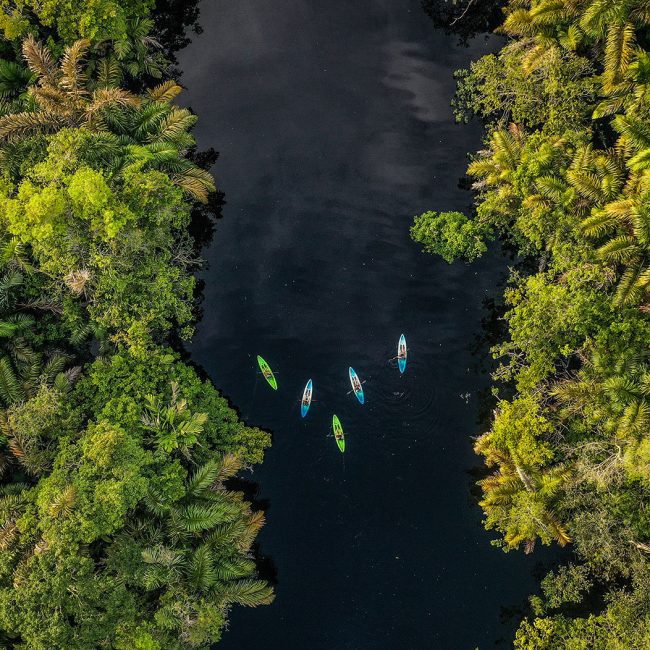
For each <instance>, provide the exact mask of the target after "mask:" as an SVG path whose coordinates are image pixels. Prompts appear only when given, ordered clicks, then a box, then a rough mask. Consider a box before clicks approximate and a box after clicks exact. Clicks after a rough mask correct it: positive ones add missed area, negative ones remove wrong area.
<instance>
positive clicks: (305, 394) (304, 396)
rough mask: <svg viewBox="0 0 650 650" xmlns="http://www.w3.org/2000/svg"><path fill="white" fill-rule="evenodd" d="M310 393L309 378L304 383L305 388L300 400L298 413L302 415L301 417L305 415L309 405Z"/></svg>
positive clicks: (310, 384)
mask: <svg viewBox="0 0 650 650" xmlns="http://www.w3.org/2000/svg"><path fill="white" fill-rule="evenodd" d="M311 394H312V383H311V379H310V380H309V381H308V382H307V384H306V385H305V390H304V392H303V394H302V402H301V403H300V415H302V417H303V418H304V417H305V415H307V411H309V407H310V406H311Z"/></svg>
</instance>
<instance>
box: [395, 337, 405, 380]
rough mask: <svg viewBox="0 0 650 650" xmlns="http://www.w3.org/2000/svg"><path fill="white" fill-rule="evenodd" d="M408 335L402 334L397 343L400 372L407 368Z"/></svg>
mask: <svg viewBox="0 0 650 650" xmlns="http://www.w3.org/2000/svg"><path fill="white" fill-rule="evenodd" d="M406 356H407V351H406V337H405V336H404V334H402V335H401V336H400V337H399V343H398V344H397V365H398V366H399V371H400V373H403V372H404V371H405V370H406Z"/></svg>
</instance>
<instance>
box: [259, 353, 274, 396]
mask: <svg viewBox="0 0 650 650" xmlns="http://www.w3.org/2000/svg"><path fill="white" fill-rule="evenodd" d="M257 363H258V364H259V366H260V370H261V371H262V374H263V375H264V379H266V381H268V382H269V386H270V387H271V388H272V389H273V390H278V382H277V381H275V375H274V374H273V370H271V366H269V364H268V363H266V361H264V359H262V357H260V355H259V354H258V355H257Z"/></svg>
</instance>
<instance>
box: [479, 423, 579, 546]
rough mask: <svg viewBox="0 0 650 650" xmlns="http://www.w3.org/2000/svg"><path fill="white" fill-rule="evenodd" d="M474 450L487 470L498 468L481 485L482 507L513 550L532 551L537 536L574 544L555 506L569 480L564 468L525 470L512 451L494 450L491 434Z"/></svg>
mask: <svg viewBox="0 0 650 650" xmlns="http://www.w3.org/2000/svg"><path fill="white" fill-rule="evenodd" d="M474 449H475V451H476V452H477V453H479V454H482V455H483V456H485V459H486V460H485V462H486V465H488V467H490V466H497V467H498V469H497V470H496V471H494V472H493V473H492V474H491V475H490V476H488V477H487V478H485V479H483V480H481V481H479V482H478V484H479V485H480V486H481V488H482V490H483V498H482V500H481V501H480V502H479V504H480V506H481V507H482V508H483V510H484V511H485V513H486V515H487V519H486V525H487V527H488V528H497V529H499V530H501V531H502V532H503V533H504V539H505V542H506V544H507V545H508V546H510V547H511V548H517V547H518V546H519V545H520V544H522V543H523V544H524V548H525V551H526V553H530V552H532V550H533V549H534V547H535V540H536V538H537V537H540V538H541V539H542V540H543V541H545V542H546V543H548V542H549V541H551V540H554V541H556V542H557V543H558V544H559V545H560V546H566V545H567V544H568V543H570V542H571V538H570V537H569V535H568V533H567V531H566V529H565V527H564V525H563V524H562V523H561V522H560V520H559V519H558V516H557V515H556V513H555V512H554V509H553V505H552V504H553V503H554V502H555V500H556V498H557V495H558V493H559V492H560V491H561V489H562V487H563V485H564V484H565V482H566V480H567V477H568V473H567V471H566V469H565V468H564V467H562V466H561V465H557V466H554V467H550V468H546V469H541V468H532V467H526V466H525V464H524V463H523V462H522V460H521V459H520V458H517V455H516V454H515V453H514V452H513V451H510V452H508V453H506V452H504V451H502V450H499V449H497V448H495V447H494V446H493V445H492V444H491V441H490V436H489V434H486V435H484V436H481V437H480V438H479V439H478V440H477V442H476V445H475V447H474Z"/></svg>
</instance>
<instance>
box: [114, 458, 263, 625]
mask: <svg viewBox="0 0 650 650" xmlns="http://www.w3.org/2000/svg"><path fill="white" fill-rule="evenodd" d="M240 468H241V462H240V461H239V459H237V458H236V457H235V456H232V455H225V456H223V457H219V458H214V459H212V460H210V461H208V462H206V463H204V464H203V465H201V466H200V467H198V468H197V469H196V470H195V471H194V473H193V474H192V475H191V476H189V478H188V479H187V481H186V483H185V490H184V495H183V496H182V497H181V498H180V499H179V500H178V501H176V502H175V503H173V504H169V503H167V502H166V501H165V500H164V499H163V498H162V497H161V495H158V494H156V493H155V491H153V490H150V493H149V495H148V498H147V499H146V501H145V504H144V505H145V510H146V517H145V518H143V519H140V520H138V521H136V522H134V523H133V524H132V526H131V527H130V530H129V531H128V533H127V534H128V535H129V536H133V538H135V540H136V542H139V543H140V544H141V545H142V561H143V563H144V565H145V568H144V572H143V573H142V577H141V584H142V586H143V588H144V589H146V590H147V591H160V592H161V593H167V596H165V598H164V599H165V601H166V602H169V596H172V595H173V597H174V598H175V599H176V600H177V601H178V602H179V607H180V606H181V605H180V603H182V602H187V601H188V600H193V599H188V598H187V597H186V595H189V594H194V595H195V596H196V595H200V596H203V597H205V598H208V599H209V600H210V601H211V602H214V603H216V604H217V605H218V606H219V607H222V608H226V607H227V606H228V605H229V604H231V603H238V604H241V605H245V606H248V607H255V606H257V605H264V604H267V603H270V602H271V601H272V600H273V591H272V588H271V586H270V585H269V584H268V583H266V582H265V581H263V580H259V579H256V578H255V577H254V574H255V562H254V561H253V559H252V558H251V556H250V548H251V546H252V543H253V540H254V538H255V536H256V535H257V533H258V531H259V529H260V528H261V527H262V525H263V524H264V516H263V514H262V513H260V512H251V511H250V509H249V507H248V505H247V504H246V503H245V502H244V501H243V499H242V496H241V494H239V493H233V492H230V491H228V490H227V489H226V488H225V486H224V482H225V481H226V480H227V479H228V478H231V477H232V476H234V475H235V473H236V472H237V471H238V470H239V469H240ZM128 579H129V580H132V577H131V576H129V577H128ZM161 598H162V596H161ZM165 611H166V610H165V608H163V609H161V610H159V615H160V616H161V617H164V616H165ZM186 624H187V625H191V624H192V621H191V620H188V621H187V623H186Z"/></svg>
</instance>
